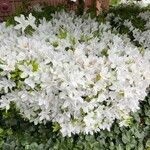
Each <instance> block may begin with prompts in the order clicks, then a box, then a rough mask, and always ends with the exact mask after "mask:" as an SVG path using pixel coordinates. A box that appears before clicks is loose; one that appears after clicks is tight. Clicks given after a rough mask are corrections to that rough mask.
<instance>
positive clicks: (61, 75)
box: [0, 12, 150, 136]
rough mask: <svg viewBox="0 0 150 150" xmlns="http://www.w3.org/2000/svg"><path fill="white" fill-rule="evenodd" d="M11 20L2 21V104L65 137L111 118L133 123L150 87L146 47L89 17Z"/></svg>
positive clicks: (101, 126) (106, 123)
mask: <svg viewBox="0 0 150 150" xmlns="http://www.w3.org/2000/svg"><path fill="white" fill-rule="evenodd" d="M15 20H16V22H18V24H17V25H16V26H10V27H7V28H6V27H5V23H2V24H1V25H0V39H1V40H0V45H1V48H0V69H1V70H0V71H1V72H0V73H1V74H0V75H1V79H0V92H1V99H0V108H2V109H6V110H8V109H9V108H10V104H11V103H12V102H13V103H15V105H16V107H17V108H18V109H19V110H20V113H21V114H22V115H23V116H24V117H25V118H28V119H29V120H30V121H31V122H34V123H35V124H38V123H42V122H43V123H46V122H47V121H52V122H54V123H55V130H58V129H60V131H61V133H62V134H63V136H66V135H68V136H71V133H73V134H76V133H86V134H88V133H90V134H93V132H98V131H100V130H104V129H108V130H110V127H111V126H112V124H113V122H114V121H115V120H116V119H117V120H119V121H120V126H128V125H129V124H130V119H131V118H130V113H131V112H135V111H137V110H138V109H139V101H140V100H143V99H144V98H145V96H146V95H147V93H146V89H147V88H148V86H149V85H150V74H149V73H150V60H149V59H150V51H149V50H148V49H146V48H145V49H144V48H143V50H142V51H141V49H139V48H138V47H136V46H135V45H133V44H132V43H131V42H130V39H129V38H127V37H126V36H121V35H119V34H116V33H113V32H111V29H110V28H111V26H110V24H109V23H108V22H107V23H106V24H99V23H98V22H96V21H95V20H93V19H91V18H89V17H87V16H83V17H77V16H75V15H74V14H68V13H65V12H61V13H55V14H54V15H53V18H52V20H51V21H49V22H47V21H46V20H45V19H42V20H40V24H37V22H36V19H35V18H34V17H33V16H32V15H31V14H30V15H29V17H25V16H23V15H22V16H21V17H15ZM29 30H31V32H30V33H31V34H30V35H29V34H27V33H28V32H26V31H29Z"/></svg>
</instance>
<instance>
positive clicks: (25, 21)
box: [14, 13, 37, 33]
mask: <svg viewBox="0 0 150 150" xmlns="http://www.w3.org/2000/svg"><path fill="white" fill-rule="evenodd" d="M14 19H15V21H16V22H17V23H18V24H17V25H16V26H15V27H14V28H15V29H16V30H19V29H21V30H22V33H24V31H25V29H26V28H27V27H28V26H29V25H30V26H31V27H32V28H33V29H36V28H37V27H36V24H35V21H36V18H35V17H34V16H32V14H31V13H30V14H29V16H28V17H27V18H25V16H24V15H20V17H15V18H14Z"/></svg>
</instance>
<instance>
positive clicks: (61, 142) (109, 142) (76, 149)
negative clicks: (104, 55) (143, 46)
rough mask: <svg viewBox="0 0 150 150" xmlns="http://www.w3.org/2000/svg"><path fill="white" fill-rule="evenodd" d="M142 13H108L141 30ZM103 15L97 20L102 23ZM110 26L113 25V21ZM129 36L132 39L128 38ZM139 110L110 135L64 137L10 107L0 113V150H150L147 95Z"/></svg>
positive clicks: (117, 10)
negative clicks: (131, 22)
mask: <svg viewBox="0 0 150 150" xmlns="http://www.w3.org/2000/svg"><path fill="white" fill-rule="evenodd" d="M147 9H149V8H146V10H147ZM57 10H59V9H57ZM144 10H145V9H142V10H141V9H139V8H137V7H132V6H131V7H117V8H113V9H110V12H113V13H115V14H116V15H118V14H119V15H120V16H121V17H122V18H123V19H130V18H132V20H133V22H134V25H135V26H136V27H137V28H140V29H142V28H143V26H144V23H143V21H142V20H139V19H138V18H136V15H137V14H138V13H139V12H140V11H144ZM54 11H55V9H54V8H51V7H46V8H45V9H44V12H41V13H36V12H33V13H34V15H35V16H36V17H37V18H41V17H43V16H45V17H46V18H47V19H50V18H51V17H50V13H52V12H54ZM127 12H128V13H127ZM105 15H106V14H103V15H101V16H99V17H98V18H97V19H98V20H100V21H104V20H105ZM7 23H8V25H9V24H11V23H13V19H12V18H10V19H9V20H8V21H7ZM111 24H112V25H113V26H115V24H114V22H113V20H112V22H111ZM118 32H120V33H122V34H124V33H128V30H126V29H125V28H124V27H123V26H122V27H121V28H119V29H118ZM129 36H131V38H132V35H129ZM140 108H141V109H140V110H139V111H138V112H137V113H134V114H132V122H131V125H130V127H122V128H120V127H119V126H118V123H117V122H116V123H114V124H113V126H112V129H111V131H110V132H109V131H101V132H100V133H95V134H94V135H74V136H72V137H71V138H69V137H65V138H64V137H62V136H61V135H60V133H59V132H53V130H54V129H53V125H52V123H47V124H46V125H42V124H41V125H36V126H35V125H34V124H33V123H29V122H28V121H27V120H24V119H22V117H21V116H20V115H19V111H18V110H16V109H15V107H14V106H13V105H12V107H11V109H10V110H9V111H8V112H6V111H4V110H0V150H1V149H2V150H144V149H145V150H150V95H148V96H147V97H146V98H145V100H144V101H143V102H141V104H140Z"/></svg>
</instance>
